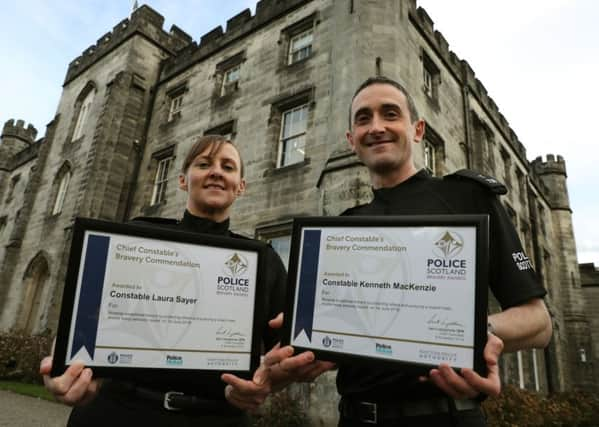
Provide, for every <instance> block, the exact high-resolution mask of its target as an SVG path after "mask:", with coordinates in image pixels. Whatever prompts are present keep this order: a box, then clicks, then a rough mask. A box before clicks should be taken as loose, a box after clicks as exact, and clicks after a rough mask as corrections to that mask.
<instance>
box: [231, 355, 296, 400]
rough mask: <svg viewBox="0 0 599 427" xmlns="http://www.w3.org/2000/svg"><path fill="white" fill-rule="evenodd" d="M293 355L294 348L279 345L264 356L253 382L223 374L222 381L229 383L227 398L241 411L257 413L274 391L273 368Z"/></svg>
mask: <svg viewBox="0 0 599 427" xmlns="http://www.w3.org/2000/svg"><path fill="white" fill-rule="evenodd" d="M292 354H293V348H292V347H290V346H287V347H284V348H280V347H279V344H277V345H276V346H275V347H274V348H273V349H272V350H270V351H269V352H268V353H267V354H266V355H265V356H264V358H263V359H262V363H261V364H260V366H259V367H258V369H256V372H254V376H253V377H252V379H251V380H244V379H242V378H239V377H237V376H235V375H233V374H223V375H222V376H221V379H222V380H223V381H224V382H225V383H227V386H226V387H225V398H226V399H227V400H228V401H229V403H231V404H232V405H234V406H236V407H238V408H240V409H243V410H246V411H250V412H254V411H256V410H257V409H258V407H259V406H260V405H262V404H263V403H264V401H265V400H266V398H267V397H268V395H269V394H270V392H271V391H272V376H271V370H272V367H273V366H274V365H277V364H278V363H279V362H280V361H281V360H283V359H285V358H288V357H290V356H291V355H292Z"/></svg>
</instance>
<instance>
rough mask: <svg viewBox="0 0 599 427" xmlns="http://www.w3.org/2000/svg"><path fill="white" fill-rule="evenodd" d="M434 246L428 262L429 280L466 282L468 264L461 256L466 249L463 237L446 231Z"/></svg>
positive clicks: (435, 240)
mask: <svg viewBox="0 0 599 427" xmlns="http://www.w3.org/2000/svg"><path fill="white" fill-rule="evenodd" d="M432 244H433V245H432V254H433V256H432V257H430V258H428V259H427V260H426V275H427V278H429V279H456V280H465V279H466V273H467V272H468V263H467V260H466V259H463V258H461V257H460V256H459V255H460V254H461V252H462V250H463V249H464V239H463V238H462V236H461V235H460V234H459V233H456V232H455V231H451V230H445V231H443V232H442V233H441V234H440V235H438V236H437V237H436V239H434V241H433V242H432Z"/></svg>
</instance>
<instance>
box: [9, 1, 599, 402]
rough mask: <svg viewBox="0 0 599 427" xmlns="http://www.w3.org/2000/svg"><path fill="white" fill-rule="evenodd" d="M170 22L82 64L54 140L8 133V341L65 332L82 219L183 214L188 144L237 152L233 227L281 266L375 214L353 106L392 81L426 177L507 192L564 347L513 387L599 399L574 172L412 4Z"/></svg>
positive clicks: (148, 21)
mask: <svg viewBox="0 0 599 427" xmlns="http://www.w3.org/2000/svg"><path fill="white" fill-rule="evenodd" d="M163 21H164V19H163V17H162V16H161V15H160V14H159V13H157V12H156V11H154V10H152V9H151V8H149V7H147V6H142V7H140V8H138V9H136V10H135V11H134V12H133V13H132V15H131V17H130V18H128V19H124V20H123V21H121V22H119V23H118V24H117V25H116V26H115V27H114V28H113V29H112V30H111V31H110V32H107V33H106V34H104V35H103V36H101V37H100V38H99V39H98V40H97V42H96V43H95V44H93V45H91V46H90V47H89V48H87V49H86V50H85V51H84V52H83V53H82V55H81V56H80V57H78V58H76V59H75V60H73V61H72V62H71V63H70V64H69V67H68V71H67V74H66V78H65V81H64V83H63V92H62V96H61V99H60V102H59V105H58V108H57V113H56V115H55V117H54V118H53V119H52V121H51V122H50V123H49V124H48V126H47V130H46V135H45V137H44V138H42V139H40V140H36V130H35V129H34V128H32V127H31V126H29V127H27V128H26V127H25V125H24V123H23V122H22V121H17V122H16V123H15V122H14V121H13V120H10V121H8V122H7V123H6V124H5V126H4V129H3V132H2V143H1V145H0V310H1V311H0V313H1V316H0V328H1V329H3V330H9V329H12V328H23V329H26V330H27V331H30V332H32V333H36V332H40V331H43V330H46V329H49V330H51V331H54V330H55V328H56V324H57V317H58V311H59V307H60V301H61V296H62V286H63V282H64V275H65V268H66V267H65V266H66V262H65V261H66V259H67V258H68V253H69V244H70V238H71V226H72V223H73V219H74V218H75V217H76V216H83V217H93V218H101V219H106V220H111V221H123V220H127V219H129V218H132V217H135V216H138V215H146V216H148V215H149V216H165V217H176V216H178V215H180V213H181V212H180V210H181V206H183V201H184V199H185V195H184V194H183V193H182V192H180V191H178V188H177V175H178V171H179V169H180V166H181V162H182V160H183V155H184V153H185V152H186V151H187V149H188V148H189V146H190V144H191V143H192V140H193V137H194V136H197V135H201V134H206V133H222V134H226V135H229V136H231V137H232V138H233V139H234V140H235V141H236V142H237V144H238V146H239V147H240V149H241V152H242V156H243V158H244V160H245V165H246V180H247V183H248V189H247V192H246V194H245V195H244V196H243V197H242V198H241V199H240V200H239V201H238V202H237V203H236V205H235V210H234V212H233V218H232V219H233V223H232V225H233V228H234V229H235V230H237V231H239V232H242V233H245V234H247V235H250V236H257V237H260V238H262V239H265V240H269V241H271V243H272V244H273V246H274V247H275V248H276V249H277V250H279V251H280V252H281V253H282V254H283V255H284V256H285V254H286V251H287V250H288V245H289V232H290V227H291V220H292V218H293V217H294V216H302V215H336V214H338V213H339V212H341V211H343V210H344V209H346V208H348V207H351V206H354V205H356V204H359V203H363V202H366V201H368V200H369V198H370V197H371V190H370V184H369V179H368V173H367V171H366V170H365V168H364V167H363V166H362V165H361V164H360V163H359V161H358V160H357V158H356V157H355V156H354V155H353V154H352V153H351V152H350V151H349V149H348V146H347V143H346V141H345V136H344V135H345V131H346V128H347V115H348V113H347V109H348V105H349V102H350V99H351V96H352V94H353V91H354V90H355V88H356V87H357V85H358V84H359V83H360V82H361V81H363V80H364V79H365V78H366V77H368V76H371V75H375V74H382V75H386V76H390V77H392V78H395V79H397V80H398V81H400V82H401V83H402V84H404V85H405V86H406V87H407V88H408V90H409V91H410V92H411V93H412V94H413V95H414V98H415V102H416V105H417V107H418V109H419V111H420V114H421V115H422V116H423V118H424V119H425V120H426V122H427V134H426V139H425V141H424V142H423V143H422V144H421V145H420V149H419V150H416V153H415V157H416V162H417V166H419V167H424V168H427V169H429V170H430V171H431V172H432V173H434V174H436V175H444V174H447V173H450V172H453V171H455V170H457V169H461V168H472V169H478V170H480V171H482V172H483V173H487V174H489V175H493V176H495V177H497V178H498V179H499V180H501V181H503V182H504V183H505V184H506V185H507V186H508V188H509V189H510V191H509V193H508V194H507V195H506V196H504V197H503V203H504V204H505V206H506V208H507V210H508V212H509V214H510V216H511V217H512V219H513V221H514V224H515V225H516V227H517V230H518V232H519V233H520V236H521V238H522V240H523V242H524V245H525V249H526V250H527V253H528V255H529V257H530V259H531V261H532V262H533V264H534V265H535V268H536V269H537V271H538V273H539V276H540V278H541V279H542V281H543V283H544V285H545V286H546V288H547V290H548V292H549V296H548V298H547V304H548V306H549V308H550V311H551V314H552V316H553V322H554V330H555V334H554V338H553V340H552V342H551V344H550V346H549V348H548V349H546V350H545V351H523V352H519V353H517V354H512V355H505V356H504V357H503V359H502V370H501V372H502V375H503V377H504V380H505V381H509V382H513V383H515V384H519V385H520V386H521V387H525V388H529V389H533V390H539V391H542V392H547V391H559V390H572V389H578V388H581V389H591V388H593V387H594V388H595V389H596V387H597V383H598V381H597V374H596V369H595V368H594V366H596V363H597V360H598V357H599V352H598V351H597V348H596V347H595V349H594V350H593V347H592V346H593V342H592V338H595V343H596V342H597V341H596V337H593V336H592V335H591V327H590V326H591V315H592V316H595V320H593V321H595V322H596V315H595V314H593V312H590V311H586V309H585V303H584V302H585V299H584V296H585V295H584V294H583V288H582V287H581V276H580V272H579V270H578V265H577V258H576V248H575V241H574V236H573V230H572V218H571V214H572V211H571V208H570V205H569V199H568V193H567V179H566V176H567V175H566V166H565V161H564V159H562V158H561V157H560V156H557V157H555V156H553V155H548V156H547V157H546V159H545V160H543V159H542V158H541V157H539V158H537V159H536V160H534V161H533V162H528V161H527V159H526V151H525V148H524V146H523V144H522V143H521V142H520V141H519V140H518V137H517V135H516V134H515V133H514V131H513V130H512V129H511V128H510V127H509V124H508V122H507V120H506V118H505V117H504V116H503V115H502V114H501V113H500V112H499V110H498V107H497V105H496V104H495V102H494V101H493V99H491V98H490V97H489V96H488V94H487V92H486V90H485V87H484V86H483V84H482V83H481V82H480V81H479V80H478V79H477V78H476V75H475V73H474V71H473V70H472V69H471V67H470V66H469V65H468V63H467V62H466V61H465V60H462V59H460V58H458V57H457V56H456V55H455V54H454V53H453V52H452V51H450V50H449V45H448V42H447V41H446V40H445V38H444V37H443V35H442V34H441V33H439V32H438V31H436V30H435V29H434V26H433V21H432V20H431V18H430V17H429V16H428V15H427V13H426V12H425V11H424V10H423V9H422V8H419V7H417V4H416V2H415V0H400V1H398V0H381V1H377V2H373V1H354V0H288V1H285V2H281V1H277V0H261V1H259V2H258V3H257V7H256V13H255V15H253V16H252V14H251V12H250V10H245V11H243V12H241V13H239V14H238V15H236V16H234V17H232V18H231V19H229V20H228V21H227V25H226V28H225V29H224V30H223V29H222V27H220V26H219V27H216V28H215V29H214V30H212V31H210V32H208V33H206V34H204V35H203V36H201V38H200V40H199V42H196V41H193V39H192V37H191V36H189V35H188V34H186V33H185V32H184V31H182V30H181V29H179V28H178V27H176V26H173V27H172V28H171V29H170V30H169V31H168V32H167V31H165V30H164V29H163V28H162V25H163ZM586 290H588V289H586V288H585V291H586ZM491 306H492V307H496V304H493V303H492V304H491ZM595 326H596V325H595ZM594 330H595V331H596V330H597V328H596V327H595V328H594ZM595 345H596V344H595ZM583 353H584V354H585V357H584V358H583V357H582V356H581V355H582V354H583ZM583 359H584V360H583Z"/></svg>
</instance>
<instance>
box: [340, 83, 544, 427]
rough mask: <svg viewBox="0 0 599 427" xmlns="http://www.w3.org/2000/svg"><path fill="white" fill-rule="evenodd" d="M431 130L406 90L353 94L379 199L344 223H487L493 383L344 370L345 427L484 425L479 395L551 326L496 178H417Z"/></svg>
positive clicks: (495, 387) (356, 125)
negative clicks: (472, 218) (504, 356)
mask: <svg viewBox="0 0 599 427" xmlns="http://www.w3.org/2000/svg"><path fill="white" fill-rule="evenodd" d="M424 132H425V123H424V121H423V120H422V119H419V116H418V113H417V111H416V108H415V105H414V102H413V100H412V98H411V97H410V95H409V94H408V93H407V91H406V90H405V88H403V87H402V86H401V85H400V84H399V83H397V82H395V81H394V80H391V79H388V78H386V77H373V78H369V79H368V80H366V81H365V82H364V83H362V84H361V85H360V86H359V88H358V89H357V90H356V92H355V94H354V96H353V98H352V103H351V107H350V130H349V131H348V132H347V134H346V136H347V140H348V142H349V144H350V146H351V148H352V150H353V151H354V152H355V153H356V155H357V156H358V157H359V158H360V160H361V161H362V162H363V163H364V164H365V165H366V167H367V168H368V171H369V173H370V179H371V183H372V186H373V191H374V199H373V200H372V201H371V202H370V203H368V204H365V205H362V206H357V207H354V208H351V209H348V210H347V211H345V212H344V213H343V215H418V214H488V215H489V216H490V260H491V265H490V266H489V267H490V268H489V283H490V287H491V290H492V292H493V294H494V295H495V297H496V298H497V300H498V301H499V303H500V304H501V307H502V310H503V311H501V312H500V313H497V314H492V315H490V316H489V317H488V322H489V338H488V341H487V344H486V346H485V349H484V357H485V361H486V363H487V367H488V371H489V372H488V375H487V377H481V376H479V375H478V374H477V373H475V372H474V371H472V370H471V369H462V370H461V372H460V373H459V374H458V373H456V372H455V371H454V370H453V369H451V368H450V367H449V366H448V365H446V364H441V365H440V366H439V367H438V368H436V369H432V370H431V371H430V372H429V374H428V376H427V377H426V378H424V377H417V376H413V375H409V374H406V373H404V372H402V371H401V370H389V369H380V368H377V367H376V366H368V367H366V366H363V365H360V366H354V365H341V366H339V371H338V375H337V388H338V391H339V394H340V395H341V396H342V399H341V402H340V405H339V410H340V422H339V426H340V427H353V426H372V425H382V426H419V427H422V426H427V425H431V426H433V425H434V426H444V425H448V426H453V425H459V426H484V425H485V420H484V416H483V414H482V412H481V410H480V406H479V400H481V398H480V396H484V395H497V394H499V392H500V380H499V375H498V367H497V362H498V358H499V356H500V354H501V352H502V350H504V351H516V350H520V349H527V348H541V347H545V346H546V345H547V343H548V341H549V339H550V337H551V322H550V318H549V315H548V312H547V309H546V307H545V304H544V302H543V300H542V297H543V296H544V295H545V290H544V289H543V287H542V286H541V285H540V284H539V283H538V281H537V280H536V279H535V274H534V272H533V270H532V269H531V268H530V266H529V265H526V266H525V267H526V268H524V269H522V268H521V267H522V266H521V265H520V266H518V265H517V264H516V263H517V261H518V260H519V259H521V258H522V257H523V256H524V255H523V250H522V246H521V244H520V242H519V239H518V237H517V234H516V231H515V229H514V227H513V225H512V224H511V222H510V219H509V217H508V216H507V214H506V212H505V210H504V209H503V207H502V205H501V203H500V202H499V200H498V195H500V194H504V193H505V192H506V191H507V190H506V189H505V187H504V186H503V185H501V184H500V183H498V182H497V181H495V180H494V179H492V178H490V177H486V176H484V175H481V174H478V173H475V172H473V171H468V170H463V171H460V172H457V173H455V174H452V175H449V176H447V177H445V178H443V179H440V178H433V177H431V176H430V175H429V174H428V173H427V172H426V171H424V170H420V171H419V170H417V169H416V167H415V166H414V161H413V150H414V148H415V147H416V146H417V144H418V143H419V142H420V141H421V140H422V138H423V136H424Z"/></svg>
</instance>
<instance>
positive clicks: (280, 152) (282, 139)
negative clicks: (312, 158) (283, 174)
mask: <svg viewBox="0 0 599 427" xmlns="http://www.w3.org/2000/svg"><path fill="white" fill-rule="evenodd" d="M300 110H305V114H304V129H303V131H302V132H299V133H295V134H291V135H288V136H285V135H284V133H285V122H286V121H285V119H286V117H287V115H288V114H293V113H295V112H297V111H300ZM309 112H310V102H304V103H300V104H298V105H294V106H293V107H289V108H287V109H284V110H281V129H280V131H279V140H278V143H277V162H276V168H277V169H281V168H284V167H287V166H291V165H295V164H298V163H302V162H303V161H305V159H306V151H305V150H306V135H307V133H308V114H309ZM300 137H301V138H303V151H304V152H303V156H302V159H301V160H299V161H295V162H291V163H287V162H285V161H284V160H285V158H284V156H285V154H286V153H287V151H286V150H285V148H286V146H287V143H288V142H289V141H292V140H295V139H297V138H300ZM298 151H300V150H298Z"/></svg>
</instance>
